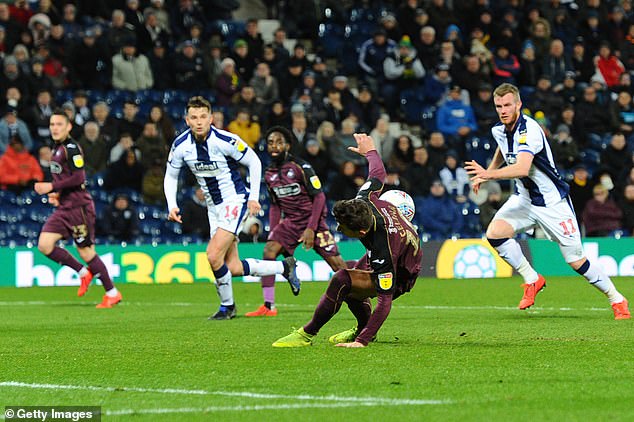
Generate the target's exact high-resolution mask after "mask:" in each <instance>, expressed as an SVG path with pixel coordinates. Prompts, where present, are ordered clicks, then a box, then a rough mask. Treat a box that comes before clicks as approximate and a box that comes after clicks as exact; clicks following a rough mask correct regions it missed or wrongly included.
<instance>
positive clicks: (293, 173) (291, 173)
mask: <svg viewBox="0 0 634 422" xmlns="http://www.w3.org/2000/svg"><path fill="white" fill-rule="evenodd" d="M286 176H288V177H290V178H291V179H292V178H293V177H295V172H294V171H293V169H290V170H289V171H288V172H287V173H286Z"/></svg>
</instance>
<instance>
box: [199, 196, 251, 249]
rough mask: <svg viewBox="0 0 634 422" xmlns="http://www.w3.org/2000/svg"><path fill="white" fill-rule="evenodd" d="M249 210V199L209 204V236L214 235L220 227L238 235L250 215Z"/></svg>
mask: <svg viewBox="0 0 634 422" xmlns="http://www.w3.org/2000/svg"><path fill="white" fill-rule="evenodd" d="M248 211H249V210H248V208H247V201H246V200H245V199H241V198H236V199H235V200H233V201H227V202H223V203H222V204H218V205H215V206H213V207H210V206H207V215H208V217H209V238H210V239H211V238H212V237H214V234H216V230H218V229H219V228H221V229H223V230H226V231H228V232H229V233H233V234H234V235H236V236H237V235H238V233H239V232H240V230H242V225H243V224H244V220H246V218H247V216H248V215H249V212H248Z"/></svg>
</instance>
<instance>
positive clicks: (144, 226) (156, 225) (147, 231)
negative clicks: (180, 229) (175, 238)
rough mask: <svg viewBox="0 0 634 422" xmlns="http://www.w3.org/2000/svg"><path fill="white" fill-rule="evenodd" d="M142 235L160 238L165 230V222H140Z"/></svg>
mask: <svg viewBox="0 0 634 422" xmlns="http://www.w3.org/2000/svg"><path fill="white" fill-rule="evenodd" d="M139 229H140V230H141V233H143V234H144V235H147V236H160V235H161V234H162V230H163V222H162V221H160V220H155V219H145V220H141V221H139Z"/></svg>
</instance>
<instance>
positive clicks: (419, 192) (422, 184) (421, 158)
mask: <svg viewBox="0 0 634 422" xmlns="http://www.w3.org/2000/svg"><path fill="white" fill-rule="evenodd" d="M428 164H429V153H428V152H427V149H426V148H425V147H423V146H419V147H416V148H414V160H413V161H412V162H411V163H409V164H408V165H407V168H406V169H405V172H404V173H403V177H404V178H405V179H406V180H407V182H408V183H409V193H410V194H411V195H412V197H413V198H414V199H415V200H416V199H419V198H422V197H425V196H427V195H429V189H430V187H431V182H432V180H434V179H437V178H438V174H437V173H435V172H434V170H433V169H432V168H431V167H430V166H429V165H428Z"/></svg>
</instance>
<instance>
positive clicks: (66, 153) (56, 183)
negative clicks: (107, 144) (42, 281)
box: [34, 110, 122, 308]
mask: <svg viewBox="0 0 634 422" xmlns="http://www.w3.org/2000/svg"><path fill="white" fill-rule="evenodd" d="M49 128H50V131H51V138H53V141H54V142H55V149H54V150H53V158H52V160H51V174H52V176H53V182H52V183H51V182H38V183H36V184H35V186H34V188H35V192H37V193H39V194H40V195H46V194H48V198H49V203H50V204H51V205H53V206H55V207H57V209H56V210H55V212H53V214H51V216H50V217H48V218H47V219H46V222H45V223H44V226H43V227H42V232H41V233H40V238H39V240H38V244H37V248H38V249H39V250H40V252H42V253H43V254H44V255H46V256H47V257H48V258H50V259H52V260H53V261H55V262H57V263H59V264H61V265H67V266H69V267H71V268H72V269H73V270H75V271H77V272H78V273H79V278H80V282H81V284H80V286H79V290H78V291H77V296H83V295H84V294H86V291H87V290H88V286H90V282H91V281H92V279H93V277H97V278H99V279H100V280H101V284H102V285H103V288H104V289H105V290H106V294H105V296H104V297H103V300H102V302H101V303H100V304H98V305H97V308H112V307H113V306H114V305H116V304H117V303H119V302H121V299H122V298H121V293H120V292H119V291H118V290H117V288H116V287H114V285H113V284H112V280H111V279H110V275H109V274H108V269H107V268H106V266H105V264H104V263H103V261H102V260H101V258H99V255H97V253H96V252H95V204H94V203H93V200H92V197H91V196H90V193H88V191H87V190H86V172H85V171H84V156H83V153H82V150H81V148H80V146H79V145H78V144H77V143H76V142H75V141H74V140H73V139H72V138H71V137H70V131H71V129H72V124H71V122H70V120H69V119H68V116H66V113H64V112H63V111H61V110H55V111H54V112H53V114H52V115H51V117H50V119H49ZM69 237H72V238H73V240H74V241H75V246H76V247H77V252H79V256H80V257H81V259H82V260H84V261H85V262H86V263H87V264H88V266H87V267H86V266H84V265H82V264H80V263H79V261H77V260H76V259H75V258H74V257H73V256H72V255H71V254H69V253H68V251H66V250H65V249H62V248H60V247H59V246H57V242H59V241H60V240H61V239H68V238H69Z"/></svg>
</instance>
